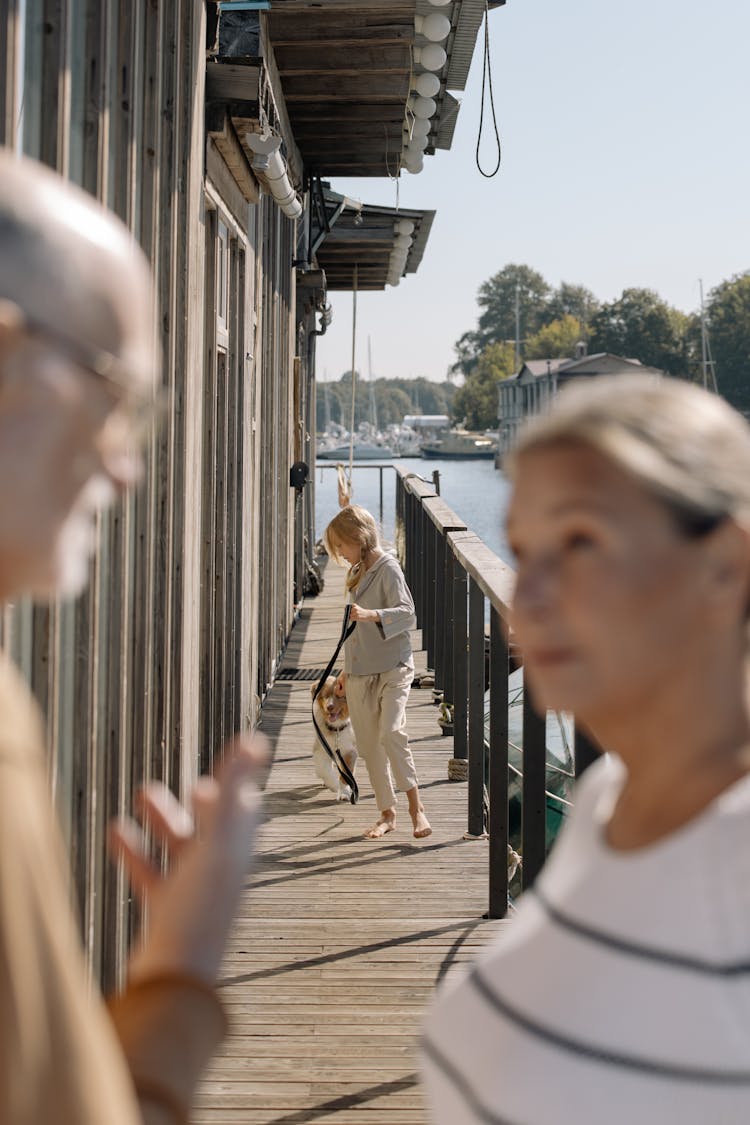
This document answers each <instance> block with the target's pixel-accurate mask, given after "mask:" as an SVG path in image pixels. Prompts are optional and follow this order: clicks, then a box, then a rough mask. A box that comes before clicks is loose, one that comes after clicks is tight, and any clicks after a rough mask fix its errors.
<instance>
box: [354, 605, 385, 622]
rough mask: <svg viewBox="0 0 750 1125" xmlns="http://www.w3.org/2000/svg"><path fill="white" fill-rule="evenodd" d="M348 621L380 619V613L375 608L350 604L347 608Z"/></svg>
mask: <svg viewBox="0 0 750 1125" xmlns="http://www.w3.org/2000/svg"><path fill="white" fill-rule="evenodd" d="M349 620H350V621H380V614H379V613H378V611H377V610H376V609H363V608H362V606H361V605H352V606H351V607H350V609H349Z"/></svg>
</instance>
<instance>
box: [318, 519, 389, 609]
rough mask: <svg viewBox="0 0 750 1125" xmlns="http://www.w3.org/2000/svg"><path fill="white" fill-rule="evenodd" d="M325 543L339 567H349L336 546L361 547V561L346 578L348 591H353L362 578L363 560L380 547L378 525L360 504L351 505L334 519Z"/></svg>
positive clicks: (324, 536)
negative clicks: (341, 543) (346, 544)
mask: <svg viewBox="0 0 750 1125" xmlns="http://www.w3.org/2000/svg"><path fill="white" fill-rule="evenodd" d="M323 542H324V543H325V545H326V550H327V551H328V554H329V555H330V556H331V558H332V559H334V561H335V562H337V563H338V564H339V566H345V565H347V563H346V559H342V557H341V555H340V554H339V553H338V550H337V548H336V544H337V543H340V542H344V543H352V544H353V545H355V546H357V547H359V550H360V561H359V562H358V563H355V564H354V566H352V567H351V568H350V569H349V573H348V574H347V576H346V588H347V590H353V589H354V587H355V586H356V585H357V583H358V582H359V580H360V578H361V577H362V573H363V570H362V560H363V559H364V558H366V556H367V555H368V554H369V553H370V551H374V550H377V548H378V547H379V546H380V536H379V535H378V525H377V524H376V523H375V520H374V519H373V517H372V516H371V515H370V513H369V512H368V511H367V509H366V508H360V507H359V505H358V504H349V505H348V507H346V508H342V509H341V511H340V512H339V513H338V514H337V515H335V516H334V517H333V519H332V520H331V522H330V523H329V525H328V527H327V528H326V529H325V531H324V532H323Z"/></svg>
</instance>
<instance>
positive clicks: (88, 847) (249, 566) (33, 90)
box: [0, 0, 311, 986]
mask: <svg viewBox="0 0 750 1125" xmlns="http://www.w3.org/2000/svg"><path fill="white" fill-rule="evenodd" d="M205 38H206V29H205V12H204V4H203V2H202V0H174V2H173V3H169V4H164V3H159V2H158V0H128V2H126V0H26V3H25V5H24V6H21V5H20V4H19V3H18V2H17V0H0V142H2V143H3V144H5V145H7V146H10V147H13V148H15V149H16V150H17V151H19V152H24V153H26V154H28V155H30V156H32V157H35V158H37V159H40V160H42V161H44V162H45V163H47V164H49V165H51V166H52V167H54V168H57V169H58V170H59V171H60V172H61V173H62V174H63V175H65V176H67V177H69V178H70V179H71V180H72V181H74V182H76V183H78V184H81V185H82V186H83V187H84V188H85V189H86V190H88V191H90V192H91V193H92V194H94V195H96V196H97V197H98V198H100V199H101V200H103V202H104V203H106V205H107V206H109V207H110V208H112V209H113V210H114V211H115V212H116V213H117V214H118V215H120V217H121V218H122V219H123V220H124V221H125V222H126V223H127V224H128V225H129V227H130V228H131V230H132V231H133V233H134V235H135V237H136V238H137V239H138V240H139V242H140V243H141V245H142V246H143V247H144V249H145V251H146V253H147V254H148V255H149V258H150V260H151V262H152V265H153V272H154V278H155V282H156V293H157V302H158V309H157V312H158V317H157V324H158V333H159V340H160V345H161V352H162V355H163V361H164V374H163V378H164V383H165V386H166V387H167V388H168V390H169V395H170V409H169V413H168V417H167V419H166V421H165V422H164V423H163V425H162V426H161V427H160V428H159V429H158V431H157V432H156V433H155V434H153V435H152V438H151V441H150V444H149V448H148V450H147V457H146V472H145V477H144V480H143V482H142V485H141V487H140V488H139V489H138V490H137V491H136V492H134V493H132V494H130V495H128V496H126V497H125V498H124V500H123V501H122V502H121V504H120V505H119V506H118V507H117V508H116V509H115V510H113V511H112V512H110V513H107V514H105V515H102V517H101V519H100V524H99V548H98V552H97V555H96V558H95V560H94V562H93V564H92V572H91V582H90V585H89V588H88V590H87V592H86V593H85V594H84V595H83V596H82V597H81V598H79V599H78V601H77V602H76V603H75V604H73V605H53V606H51V607H49V608H40V607H32V606H31V605H30V604H27V603H19V604H18V605H15V606H12V607H8V608H6V609H5V610H4V611H3V614H2V632H3V643H4V645H5V646H6V647H8V648H9V649H10V650H11V652H12V653H13V655H14V657H15V659H16V660H17V661H18V663H19V664H20V666H21V668H22V669H23V671H24V672H25V674H26V675H27V677H28V679H29V681H30V683H31V685H32V687H33V690H34V692H35V694H36V696H37V698H38V699H39V701H40V703H41V705H42V707H43V708H44V710H45V713H46V715H47V721H48V730H49V751H50V776H51V782H52V785H53V788H54V792H55V797H56V801H57V805H58V808H59V811H60V816H61V819H62V822H63V827H64V830H65V834H66V838H67V840H68V842H69V847H70V854H71V860H72V866H73V872H74V878H75V887H76V892H77V897H78V901H79V903H80V911H81V923H82V932H83V935H84V941H85V943H86V948H87V953H88V955H89V959H90V963H91V966H92V972H93V973H94V974H95V975H96V976H97V977H99V978H100V979H101V980H102V981H103V983H104V984H105V986H110V985H112V984H114V983H115V982H116V980H117V979H118V976H119V974H120V973H121V970H122V965H123V959H124V954H125V951H126V948H127V946H128V943H129V940H130V936H131V930H132V926H133V918H132V912H131V909H130V903H129V898H128V891H127V888H126V887H125V885H124V883H123V880H122V878H121V877H120V876H119V875H118V873H117V872H115V871H114V870H113V869H112V868H111V867H110V866H109V864H108V861H107V859H106V854H105V829H106V824H107V821H108V820H109V819H110V817H111V816H113V815H116V814H118V813H121V812H123V811H125V810H128V809H129V808H130V806H131V799H132V794H133V791H134V789H135V787H137V785H138V784H139V782H140V781H141V780H142V779H143V778H144V777H147V776H156V777H160V778H163V779H164V780H165V781H167V782H168V783H169V784H170V785H171V786H172V787H173V788H174V789H175V791H177V792H179V793H184V792H185V790H186V789H187V788H188V787H189V785H190V783H191V781H192V780H193V778H194V777H195V776H196V774H197V772H198V771H199V769H205V768H209V767H210V766H211V764H212V761H213V757H214V754H215V753H216V751H217V749H218V748H219V746H220V745H221V743H222V742H223V741H224V739H225V738H226V737H228V736H229V735H230V734H231V733H232V732H233V731H235V730H238V729H246V728H248V727H249V726H252V725H254V723H255V721H256V719H257V715H258V709H259V704H260V701H261V699H262V697H263V694H264V693H265V691H266V689H267V686H268V684H269V682H270V681H271V679H272V676H273V671H274V668H275V666H276V664H277V662H278V658H279V654H280V652H281V650H282V648H283V645H284V643H285V640H286V637H287V635H288V632H289V629H290V626H291V623H292V620H293V613H294V586H295V583H294V567H295V553H294V545H295V528H294V518H295V498H294V493H293V491H292V490H291V489H290V488H289V479H288V474H289V465H290V464H291V460H292V453H293V449H294V419H293V417H292V411H293V409H294V404H295V401H299V400H300V395H299V388H298V392H297V394H296V395H295V388H294V379H295V371H298V372H299V373H300V375H299V377H300V378H302V377H305V378H307V377H309V376H308V373H307V365H306V364H302V365H300V364H297V365H295V363H294V356H295V349H296V338H295V337H296V322H295V294H294V287H293V270H292V264H291V263H292V258H293V257H294V253H293V251H294V245H295V224H294V223H293V222H291V221H290V220H288V219H286V218H284V217H283V216H282V215H281V214H280V212H279V211H278V209H277V208H276V207H275V206H274V205H273V203H272V202H271V201H270V200H269V197H267V196H260V197H259V198H258V201H257V203H250V202H248V200H247V199H246V198H243V196H242V194H241V193H240V192H239V191H238V190H237V188H236V185H235V183H234V180H232V178H231V176H230V175H229V173H228V171H227V169H226V165H225V164H224V163H223V160H222V158H221V156H220V154H219V153H218V151H217V150H216V149H214V148H213V146H212V144H211V143H210V142H209V145H208V151H207V146H206V133H205V123H204V83H205V79H204V74H205ZM297 516H298V518H299V519H308V518H311V508H310V505H309V503H305V504H302V505H297ZM301 533H302V534H304V530H303V531H302V532H301ZM299 534H300V532H299V531H298V532H297V535H298V536H299Z"/></svg>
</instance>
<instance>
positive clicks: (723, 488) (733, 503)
mask: <svg viewBox="0 0 750 1125" xmlns="http://www.w3.org/2000/svg"><path fill="white" fill-rule="evenodd" d="M561 443H562V444H568V443H574V444H576V443H582V444H584V445H587V446H590V447H591V448H593V449H595V450H597V451H598V452H599V453H601V454H602V455H603V456H605V457H607V459H608V460H609V461H611V462H613V463H614V464H615V465H616V466H618V468H620V469H622V470H624V471H625V472H627V473H628V474H629V475H630V476H631V477H634V478H636V479H637V480H638V482H639V483H640V484H641V485H642V486H643V487H644V488H645V489H646V491H647V492H649V493H650V494H651V495H652V496H653V497H655V498H656V499H658V500H659V501H661V503H663V504H664V506H665V507H666V508H667V509H668V510H669V512H670V513H671V514H672V516H673V517H674V518H675V520H676V521H677V524H678V526H679V527H680V528H681V529H682V531H683V532H684V533H685V534H686V535H689V536H700V535H705V534H707V533H708V532H710V531H711V530H712V529H713V528H714V527H716V526H717V525H718V524H719V523H721V522H722V520H724V519H727V518H729V519H733V520H735V521H736V522H737V523H740V524H743V525H745V526H750V426H749V425H748V423H747V422H746V421H745V419H744V418H743V417H742V415H740V414H738V413H737V411H736V410H733V409H732V407H731V406H729V404H728V403H727V402H725V401H724V399H722V398H719V396H718V395H714V394H709V392H708V391H705V390H702V389H701V388H700V387H697V386H695V385H694V384H691V383H685V382H683V381H682V380H679V379H672V378H662V377H658V376H657V377H655V376H649V375H645V374H644V375H623V376H603V377H601V378H597V379H591V380H582V379H579V380H576V381H575V382H574V383H571V384H570V385H569V386H567V387H565V388H564V390H562V391H561V392H560V394H559V395H558V396H557V397H556V399H555V400H554V403H553V405H552V408H551V410H550V411H549V413H548V414H544V415H539V416H538V417H536V418H534V419H532V420H531V421H530V422H528V423H527V424H526V426H525V427H524V428H523V429H522V430H521V433H520V436H519V441H518V443H517V445H516V448H515V450H514V452H513V453H512V454H511V456H510V457H509V458H508V460H507V462H506V468H507V471H508V473H509V475H510V476H511V478H512V476H513V473H514V469H515V461H516V460H517V459H518V458H519V457H522V456H523V455H524V454H525V453H527V452H530V451H532V450H534V449H539V448H542V447H548V446H551V445H559V444H561Z"/></svg>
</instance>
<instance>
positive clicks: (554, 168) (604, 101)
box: [317, 0, 750, 381]
mask: <svg viewBox="0 0 750 1125" xmlns="http://www.w3.org/2000/svg"><path fill="white" fill-rule="evenodd" d="M436 10H438V9H436ZM489 24H490V50H491V57H492V76H493V85H494V94H495V108H496V111H497V116H498V124H499V130H500V136H501V140H502V144H503V161H502V165H501V169H500V171H499V173H498V175H497V176H495V177H494V179H485V178H483V177H482V176H481V175H480V173H479V172H478V170H477V168H476V164H475V149H476V140H477V131H478V126H479V113H480V94H481V79H482V66H481V64H482V43H483V41H482V33H480V38H479V40H478V43H477V47H476V48H475V51H474V59H473V63H472V68H471V73H470V75H469V81H468V83H467V87H466V90H465V91H463V92H462V93H460V94H455V92H454V96H457V97H459V98H460V99H461V102H462V105H461V109H460V111H459V115H458V124H457V127H456V131H455V136H454V141H453V147H452V148H451V150H450V151H449V152H437V153H436V155H435V156H432V157H426V158H425V167H424V171H423V172H421V173H420V174H419V175H416V176H411V175H409V174H408V173H404V174H403V175H402V177H401V179H400V181H399V183H398V185H397V184H396V182H395V181H390V180H388V179H387V178H383V179H342V178H337V179H334V180H333V181H332V187H333V188H334V190H336V191H340V192H343V193H344V194H346V195H349V196H352V197H353V198H357V199H361V200H362V201H363V202H365V203H372V204H380V205H385V206H392V207H395V206H397V205H398V204H400V206H402V207H409V208H418V209H426V210H435V211H437V214H436V217H435V221H434V223H433V227H432V232H431V234H430V238H429V240H428V242H427V247H426V250H425V254H424V257H423V259H422V263H421V265H420V267H419V270H418V271H417V273H416V274H410V275H408V276H407V277H406V278H403V279H402V280H401V283H400V284H399V285H398V286H397V287H395V288H387V289H386V290H385V292H380V293H362V294H359V296H358V299H357V348H356V367H357V370H358V371H360V372H362V373H363V374H365V375H366V374H367V373H368V361H367V340H368V337H369V338H370V341H371V352H372V373H373V377H375V378H416V377H417V376H426V377H427V378H429V379H435V380H438V381H440V380H443V379H444V378H445V377H446V372H447V369H448V367H449V366H450V364H451V363H452V362H453V360H454V358H455V356H454V352H453V345H454V343H455V341H456V340H457V339H458V338H459V336H461V335H462V333H464V332H466V331H469V330H470V329H473V328H474V327H475V326H476V322H477V318H478V306H477V302H476V297H477V292H478V289H479V286H480V285H481V284H482V282H483V281H486V280H487V279H488V278H489V277H491V276H492V275H493V274H495V273H497V272H498V271H499V270H501V269H502V268H503V267H504V266H506V265H508V264H509V263H511V262H515V263H523V264H526V265H529V266H531V267H533V268H534V269H536V270H538V271H539V272H540V273H541V274H542V275H543V276H544V278H545V279H546V280H547V281H548V282H549V283H550V284H551V285H553V286H556V285H559V284H560V282H561V281H567V282H571V283H574V284H581V285H585V286H586V287H587V288H589V289H591V290H592V291H593V293H594V294H595V295H596V296H597V297H598V298H599V299H600V300H602V301H612V300H615V299H616V298H617V297H619V296H620V294H621V293H622V290H623V289H625V288H629V287H632V286H638V287H647V288H651V289H655V290H656V292H657V293H658V294H659V295H660V296H661V297H662V298H663V299H664V300H666V301H668V302H669V303H670V304H672V305H674V306H676V307H677V308H679V309H682V310H683V311H685V312H691V311H694V310H696V309H698V307H699V304H700V296H699V279H702V281H703V286H704V290H705V292H706V294H708V292H709V291H710V289H711V288H712V287H713V286H715V285H717V284H719V283H720V282H721V281H723V280H725V279H726V278H729V277H731V276H733V275H734V274H737V273H740V272H744V271H745V270H749V269H750V65H749V64H748V51H749V50H750V46H749V45H750V4H748V3H747V0H710V2H707V0H701V2H698V0H630V2H629V3H628V4H618V3H615V2H614V0H507V4H506V5H505V6H504V7H502V8H497V9H495V11H493V12H491V13H490V17H489ZM488 124H489V122H488V118H487V114H485V137H486V140H487V143H485V144H483V148H482V152H483V156H484V160H483V163H484V164H485V165H488V166H489V167H492V165H493V164H494V159H493V156H494V153H493V151H492V145H491V144H490V143H489V142H490V140H491V139H492V134H491V129H490V128H488ZM397 192H398V194H397ZM329 300H330V302H331V304H332V305H333V322H332V324H331V326H330V328H329V329H328V331H327V333H326V335H325V336H322V337H319V339H318V351H317V357H318V358H317V374H318V378H328V379H331V380H336V379H338V378H339V377H340V375H341V374H342V373H343V372H344V371H347V370H349V368H350V367H351V349H352V297H351V294H347V293H339V292H335V293H331V294H330V295H329Z"/></svg>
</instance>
